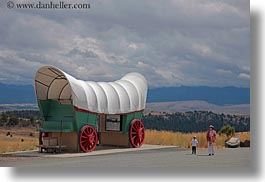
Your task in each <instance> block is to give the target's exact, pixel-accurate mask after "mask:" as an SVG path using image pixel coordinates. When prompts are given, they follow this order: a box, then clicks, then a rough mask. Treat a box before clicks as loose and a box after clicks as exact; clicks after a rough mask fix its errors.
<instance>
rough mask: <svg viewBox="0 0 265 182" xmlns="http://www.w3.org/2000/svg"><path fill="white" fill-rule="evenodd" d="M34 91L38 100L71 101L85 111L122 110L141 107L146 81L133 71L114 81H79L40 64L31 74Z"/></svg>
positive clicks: (56, 69)
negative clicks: (33, 77) (33, 74)
mask: <svg viewBox="0 0 265 182" xmlns="http://www.w3.org/2000/svg"><path fill="white" fill-rule="evenodd" d="M35 92H36V96H37V99H38V100H48V99H52V100H58V101H59V102H60V103H62V104H67V103H68V104H69V103H72V104H73V105H74V107H75V108H77V109H80V110H85V111H89V112H95V113H105V114H122V113H130V112H134V111H140V110H143V109H144V108H145V102H146V95H147V82H146V80H145V78H144V76H143V75H141V74H139V73H136V72H133V73H128V74H126V75H125V76H124V77H122V78H121V79H120V80H117V81H114V82H94V81H83V80H78V79H76V78H74V77H72V76H71V75H69V74H67V73H65V72H63V71H62V70H60V69H58V68H56V67H54V66H44V67H41V68H40V69H39V70H38V71H37V72H36V74H35Z"/></svg>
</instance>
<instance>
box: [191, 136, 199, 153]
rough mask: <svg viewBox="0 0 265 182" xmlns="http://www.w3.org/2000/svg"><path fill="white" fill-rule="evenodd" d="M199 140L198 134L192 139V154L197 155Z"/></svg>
mask: <svg viewBox="0 0 265 182" xmlns="http://www.w3.org/2000/svg"><path fill="white" fill-rule="evenodd" d="M198 143H199V142H198V140H197V139H196V136H194V137H193V139H192V140H191V154H194V155H196V148H197V145H198Z"/></svg>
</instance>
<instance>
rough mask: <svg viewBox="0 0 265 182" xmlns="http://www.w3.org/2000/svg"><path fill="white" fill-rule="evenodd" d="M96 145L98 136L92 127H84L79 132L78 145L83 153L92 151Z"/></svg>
mask: <svg viewBox="0 0 265 182" xmlns="http://www.w3.org/2000/svg"><path fill="white" fill-rule="evenodd" d="M97 143H98V135H97V132H96V130H95V129H94V128H93V127H92V126H84V127H83V128H82V129H81V132H80V138H79V145H80V148H81V150H82V151H83V152H91V151H93V150H94V149H95V148H96V146H97Z"/></svg>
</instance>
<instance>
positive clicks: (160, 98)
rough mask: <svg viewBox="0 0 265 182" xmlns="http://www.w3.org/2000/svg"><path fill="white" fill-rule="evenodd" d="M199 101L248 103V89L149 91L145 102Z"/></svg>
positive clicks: (157, 89)
mask: <svg viewBox="0 0 265 182" xmlns="http://www.w3.org/2000/svg"><path fill="white" fill-rule="evenodd" d="M189 100H201V101H206V102H208V103H212V104H217V105H235V104H249V103H250V88H241V87H206V86H195V87H189V86H180V87H165V88H156V89H149V90H148V94H147V102H172V101H189Z"/></svg>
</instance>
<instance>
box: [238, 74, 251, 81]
mask: <svg viewBox="0 0 265 182" xmlns="http://www.w3.org/2000/svg"><path fill="white" fill-rule="evenodd" d="M238 78H240V79H246V80H249V79H250V75H249V74H246V73H240V74H239V75H238Z"/></svg>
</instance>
